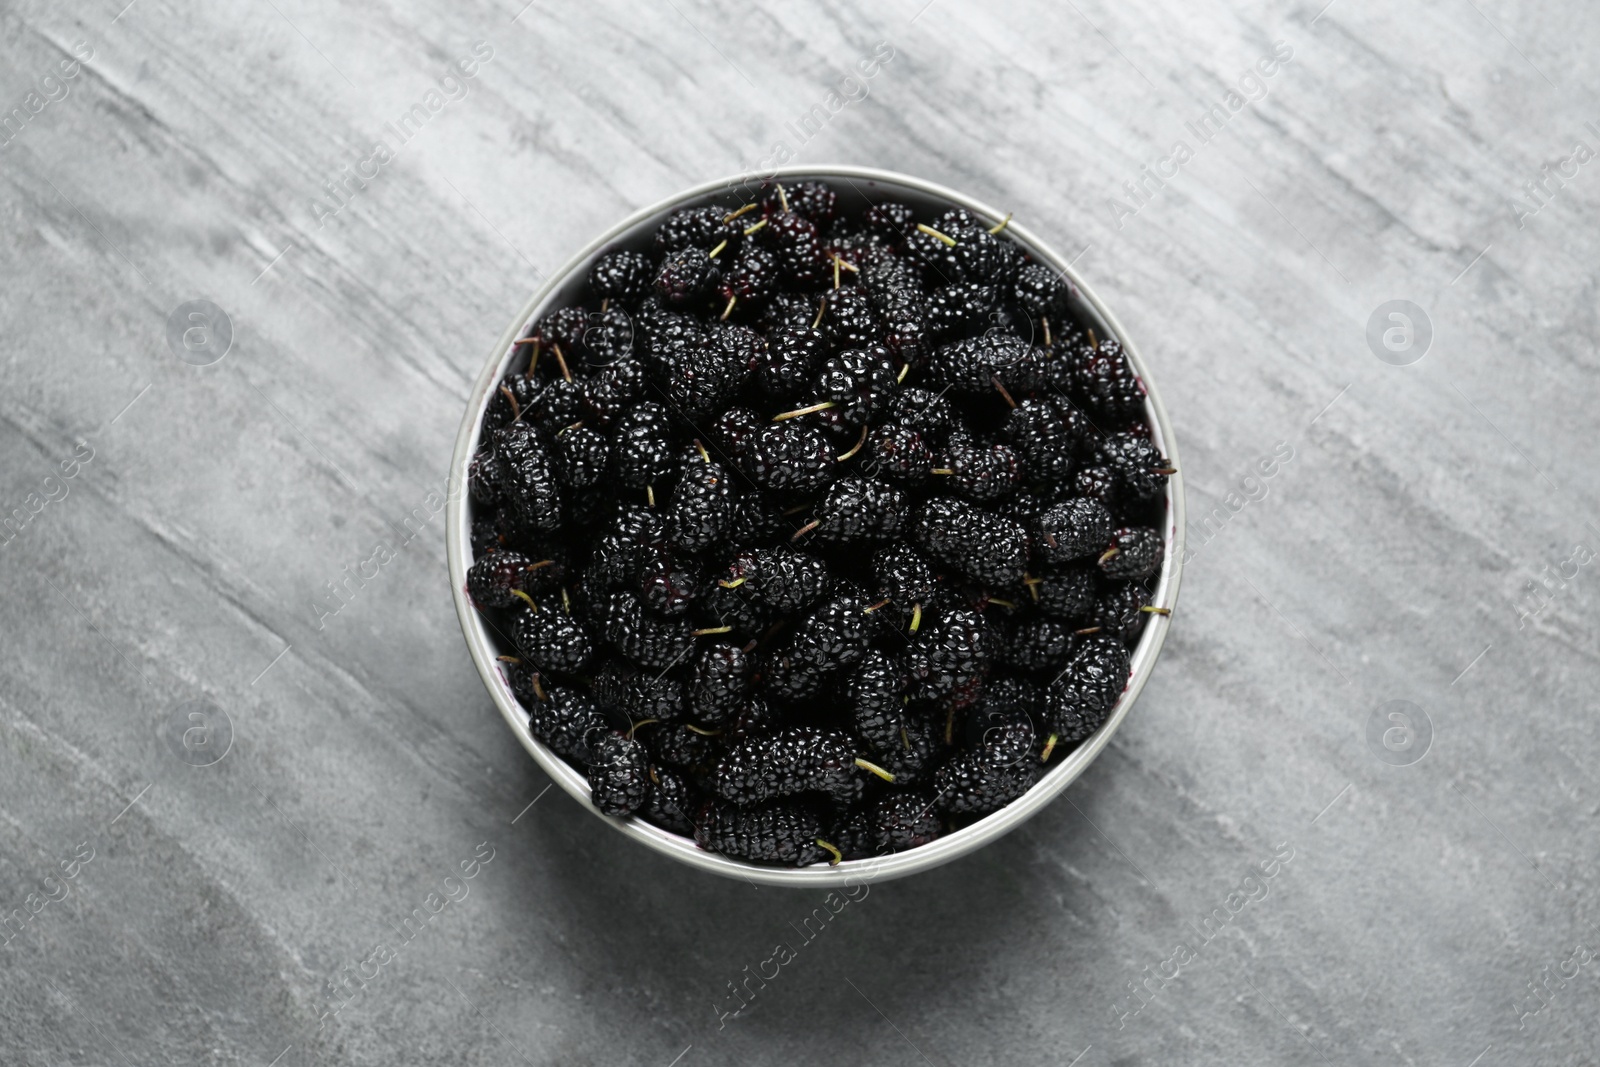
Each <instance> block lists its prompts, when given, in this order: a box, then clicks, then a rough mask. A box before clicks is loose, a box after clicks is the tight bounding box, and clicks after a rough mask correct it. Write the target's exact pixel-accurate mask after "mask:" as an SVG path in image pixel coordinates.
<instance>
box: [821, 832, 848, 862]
mask: <svg viewBox="0 0 1600 1067" xmlns="http://www.w3.org/2000/svg"><path fill="white" fill-rule="evenodd" d="M817 847H818V848H822V849H826V850H827V851H828V852H829V853H830V854H831V855H832V856H833V859H831V860H829V861H828V866H829V867H837V866H839V861H840V860H842V859H844V853H843V852H840V851H839V850H838V849H837V848H836V847H834V846H833V845H830V844H828V842H826V841H824V840H823V839H822V838H820V837H819V838H817Z"/></svg>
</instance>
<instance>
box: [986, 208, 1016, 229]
mask: <svg viewBox="0 0 1600 1067" xmlns="http://www.w3.org/2000/svg"><path fill="white" fill-rule="evenodd" d="M1009 225H1011V212H1009V211H1008V212H1006V217H1005V218H1003V219H1001V220H1000V223H999V225H996V226H991V227H989V232H990V233H999V232H1000V231H1001V230H1003V229H1005V228H1006V227H1007V226H1009Z"/></svg>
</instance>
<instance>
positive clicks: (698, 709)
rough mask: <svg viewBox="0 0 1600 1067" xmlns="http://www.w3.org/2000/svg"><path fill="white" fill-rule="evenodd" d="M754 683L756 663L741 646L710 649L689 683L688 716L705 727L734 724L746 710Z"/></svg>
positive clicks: (703, 651) (712, 646)
mask: <svg viewBox="0 0 1600 1067" xmlns="http://www.w3.org/2000/svg"><path fill="white" fill-rule="evenodd" d="M754 679H755V663H754V661H752V660H751V658H750V654H749V653H748V652H746V651H745V650H744V649H743V648H742V647H741V646H738V645H707V646H706V647H705V648H704V649H702V650H701V652H700V655H699V656H698V657H697V658H696V660H695V663H694V674H693V678H692V680H691V681H690V683H689V715H690V717H691V718H693V719H694V721H695V722H696V723H698V724H699V725H701V726H705V727H711V728H715V727H720V726H725V725H727V724H728V723H730V722H732V721H733V719H734V717H735V716H736V715H738V714H739V712H740V711H742V710H743V709H744V707H745V704H746V702H747V701H748V700H749V697H750V690H751V686H752V683H753V682H754Z"/></svg>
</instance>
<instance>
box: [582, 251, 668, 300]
mask: <svg viewBox="0 0 1600 1067" xmlns="http://www.w3.org/2000/svg"><path fill="white" fill-rule="evenodd" d="M654 279H655V263H654V262H652V261H651V259H650V257H649V256H646V255H644V254H643V253H640V252H628V251H622V252H607V253H606V254H605V255H603V256H601V257H600V258H599V259H597V260H595V261H594V266H592V267H590V268H589V288H590V289H592V290H593V291H594V295H595V296H596V297H599V298H601V299H606V298H609V299H611V300H618V301H621V302H623V303H625V304H632V303H635V302H636V301H638V300H639V299H641V298H642V297H643V296H644V295H645V293H647V292H649V291H650V283H651V282H652V281H654Z"/></svg>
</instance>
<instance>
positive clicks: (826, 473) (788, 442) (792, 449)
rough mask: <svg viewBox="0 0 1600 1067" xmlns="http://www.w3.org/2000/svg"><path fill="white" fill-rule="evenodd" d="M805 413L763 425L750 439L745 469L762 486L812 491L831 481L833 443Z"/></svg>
mask: <svg viewBox="0 0 1600 1067" xmlns="http://www.w3.org/2000/svg"><path fill="white" fill-rule="evenodd" d="M804 418H805V416H803V415H802V416H799V417H797V418H792V419H786V420H784V421H783V422H774V423H769V424H768V425H766V426H763V427H762V428H761V429H760V430H759V431H757V432H756V433H755V435H754V436H753V437H752V438H751V440H750V448H749V451H748V452H747V453H746V454H745V457H744V466H745V470H746V471H747V472H748V473H749V475H750V477H751V478H752V479H753V480H754V481H755V483H756V484H757V485H759V486H761V487H762V488H763V489H769V490H773V491H775V492H789V493H794V494H796V495H801V496H803V495H805V494H808V493H815V492H817V491H818V490H820V489H821V488H822V487H823V486H825V485H827V484H828V482H830V481H832V479H833V474H834V468H835V467H836V466H837V465H838V463H837V461H836V460H835V459H834V451H833V447H832V446H831V445H829V444H828V439H827V438H826V437H824V436H823V435H822V434H821V433H819V432H818V431H817V430H815V429H812V428H811V427H810V426H807V425H804V424H803V420H804Z"/></svg>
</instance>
